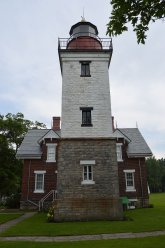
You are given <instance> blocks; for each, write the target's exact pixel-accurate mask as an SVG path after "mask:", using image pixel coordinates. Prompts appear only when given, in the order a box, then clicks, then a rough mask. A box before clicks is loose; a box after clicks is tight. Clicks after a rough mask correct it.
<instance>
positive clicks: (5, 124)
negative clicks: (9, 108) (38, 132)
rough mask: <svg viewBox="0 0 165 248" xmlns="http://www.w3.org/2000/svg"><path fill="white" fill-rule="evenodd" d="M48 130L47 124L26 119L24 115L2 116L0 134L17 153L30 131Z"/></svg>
mask: <svg viewBox="0 0 165 248" xmlns="http://www.w3.org/2000/svg"><path fill="white" fill-rule="evenodd" d="M32 128H33V129H34V128H46V126H45V124H43V123H41V122H38V121H35V122H33V121H30V120H27V119H24V115H23V114H22V113H17V114H11V113H8V114H7V115H5V116H4V115H0V134H1V135H3V136H5V137H6V138H7V140H8V145H9V146H10V147H13V148H14V149H15V152H17V150H18V148H19V146H20V145H21V143H22V140H23V138H24V136H25V134H26V133H27V131H28V129H32Z"/></svg>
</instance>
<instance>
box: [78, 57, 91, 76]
mask: <svg viewBox="0 0 165 248" xmlns="http://www.w3.org/2000/svg"><path fill="white" fill-rule="evenodd" d="M80 63H81V77H90V76H91V75H90V61H80Z"/></svg>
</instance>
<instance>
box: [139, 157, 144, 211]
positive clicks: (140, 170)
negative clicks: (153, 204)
mask: <svg viewBox="0 0 165 248" xmlns="http://www.w3.org/2000/svg"><path fill="white" fill-rule="evenodd" d="M139 172H140V186H141V193H142V207H144V190H143V180H142V169H141V163H140V158H139Z"/></svg>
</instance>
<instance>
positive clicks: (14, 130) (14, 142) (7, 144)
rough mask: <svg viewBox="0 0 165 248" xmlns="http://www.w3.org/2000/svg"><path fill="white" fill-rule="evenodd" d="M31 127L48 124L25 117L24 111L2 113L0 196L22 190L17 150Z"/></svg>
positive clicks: (0, 126)
mask: <svg viewBox="0 0 165 248" xmlns="http://www.w3.org/2000/svg"><path fill="white" fill-rule="evenodd" d="M31 128H46V126H45V125H44V124H43V123H40V122H37V121H35V122H33V121H30V120H27V119H24V115H23V114H22V113H17V114H11V113H8V114H7V115H5V116H3V115H0V197H2V196H7V195H10V194H12V193H16V192H18V191H19V190H20V184H21V175H22V162H21V161H20V160H18V159H16V152H17V150H18V148H19V146H20V145H21V143H22V140H23V138H24V136H25V134H26V133H27V131H28V129H31Z"/></svg>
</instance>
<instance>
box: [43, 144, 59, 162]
mask: <svg viewBox="0 0 165 248" xmlns="http://www.w3.org/2000/svg"><path fill="white" fill-rule="evenodd" d="M46 146H47V160H46V162H56V146H57V144H46Z"/></svg>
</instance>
